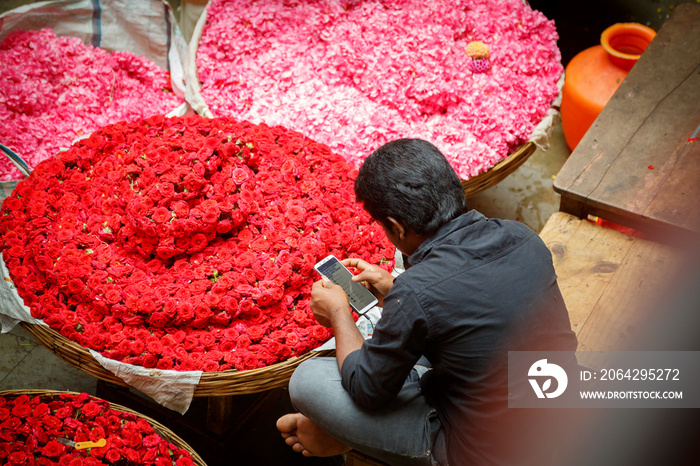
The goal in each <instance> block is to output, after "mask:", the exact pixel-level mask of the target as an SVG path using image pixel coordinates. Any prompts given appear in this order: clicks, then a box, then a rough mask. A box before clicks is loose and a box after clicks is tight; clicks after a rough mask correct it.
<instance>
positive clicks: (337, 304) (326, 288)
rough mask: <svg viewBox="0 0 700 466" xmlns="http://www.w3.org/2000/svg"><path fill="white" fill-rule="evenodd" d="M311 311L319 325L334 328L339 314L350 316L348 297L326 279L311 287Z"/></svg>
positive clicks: (341, 289)
mask: <svg viewBox="0 0 700 466" xmlns="http://www.w3.org/2000/svg"><path fill="white" fill-rule="evenodd" d="M310 306H311V310H312V311H313V313H314V317H315V318H316V320H317V321H318V323H319V324H321V325H323V326H324V327H332V326H333V320H334V319H335V318H336V314H337V313H343V314H347V315H350V303H349V301H348V295H347V294H345V291H344V290H343V288H341V287H340V286H338V285H335V284H333V283H332V282H331V281H330V280H328V279H327V278H326V277H323V279H322V280H319V281H317V282H315V283H314V284H313V286H312V287H311V302H310Z"/></svg>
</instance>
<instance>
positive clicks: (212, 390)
mask: <svg viewBox="0 0 700 466" xmlns="http://www.w3.org/2000/svg"><path fill="white" fill-rule="evenodd" d="M21 325H22V327H24V329H25V330H26V331H27V333H29V334H30V335H31V336H33V337H34V338H35V339H36V340H37V341H38V342H39V343H41V344H42V345H44V346H45V347H46V348H47V349H48V350H49V351H51V352H52V353H54V354H55V355H56V356H58V357H59V358H61V359H63V360H64V361H66V362H67V363H68V364H70V365H71V366H73V367H75V368H76V369H79V370H81V371H83V372H85V373H86V374H89V375H91V376H93V377H95V378H97V379H100V380H103V381H105V382H110V383H113V384H115V385H119V386H121V387H128V386H129V385H128V384H127V383H126V382H124V381H123V380H122V379H120V378H119V377H116V376H115V375H114V374H112V373H111V372H110V371H108V370H107V369H105V368H104V367H102V366H101V365H100V363H99V362H97V360H96V359H95V358H94V357H92V354H91V353H90V351H88V350H87V349H86V348H84V347H82V346H80V345H79V344H77V343H75V342H73V341H71V340H69V339H68V338H66V337H64V336H63V335H61V334H60V333H58V332H56V331H55V330H53V329H51V328H50V327H47V326H46V325H35V324H28V323H26V322H22V324H21ZM333 354H335V352H334V351H333V350H325V351H311V352H308V353H306V354H303V355H301V356H296V357H292V358H289V359H287V360H286V361H282V362H278V363H276V364H272V365H270V366H267V367H261V368H259V369H251V370H247V371H237V370H227V371H221V372H204V373H202V377H201V379H200V381H199V385H197V388H196V389H195V391H194V396H229V395H248V394H252V393H260V392H263V391H266V390H271V389H273V388H278V387H285V386H287V384H288V383H289V378H290V377H291V376H292V373H293V372H294V369H296V367H297V366H298V365H299V364H301V363H302V362H303V361H305V360H307V359H310V358H313V357H316V356H332V355H333Z"/></svg>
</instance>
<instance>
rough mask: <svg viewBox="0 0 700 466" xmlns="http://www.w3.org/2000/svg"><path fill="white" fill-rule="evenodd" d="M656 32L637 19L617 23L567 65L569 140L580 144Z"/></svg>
mask: <svg viewBox="0 0 700 466" xmlns="http://www.w3.org/2000/svg"><path fill="white" fill-rule="evenodd" d="M655 35H656V32H654V30H653V29H651V28H649V27H647V26H644V25H643V24H638V23H618V24H613V25H612V26H610V27H608V28H607V29H606V30H605V31H603V33H602V34H601V36H600V45H596V46H594V47H591V48H588V49H586V50H584V51H583V52H581V53H579V54H578V55H576V56H575V57H574V58H572V59H571V61H570V62H569V64H568V65H567V66H566V78H565V79H564V88H563V89H562V101H561V120H562V129H563V130H564V137H565V139H566V143H567V145H568V146H569V148H570V149H571V150H574V148H575V147H576V146H577V145H578V143H579V142H580V141H581V138H583V135H584V134H586V131H588V128H590V126H591V125H592V124H593V121H594V120H595V119H596V117H597V116H598V114H599V113H600V112H601V110H603V107H604V106H605V104H606V103H608V100H610V98H611V97H612V96H613V94H614V93H615V91H616V90H617V88H618V87H619V86H620V83H621V82H622V81H623V80H624V79H625V76H627V73H629V70H630V69H631V68H632V66H634V64H635V63H636V62H637V60H638V59H639V57H640V56H641V55H642V52H644V50H645V49H646V48H647V46H648V45H649V43H650V42H651V41H652V39H653V38H654V36H655Z"/></svg>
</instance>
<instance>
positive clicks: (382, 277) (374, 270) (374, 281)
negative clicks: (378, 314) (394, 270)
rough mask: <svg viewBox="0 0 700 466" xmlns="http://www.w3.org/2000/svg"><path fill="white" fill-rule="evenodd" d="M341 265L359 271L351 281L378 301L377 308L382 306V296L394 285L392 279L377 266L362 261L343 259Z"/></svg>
mask: <svg viewBox="0 0 700 466" xmlns="http://www.w3.org/2000/svg"><path fill="white" fill-rule="evenodd" d="M342 264H343V265H344V266H345V267H354V268H356V269H357V270H359V271H360V273H359V274H357V275H355V276H354V277H352V280H353V281H356V282H360V283H362V284H363V285H364V286H365V288H367V289H368V290H369V291H371V292H372V294H373V295H374V296H375V297H376V298H377V300H379V306H382V305H383V301H384V296H386V295H388V294H389V290H391V287H392V285H393V284H394V277H393V276H392V275H391V274H390V273H389V272H387V271H386V270H384V269H383V268H381V267H379V266H378V265H372V264H370V263H369V262H366V261H363V260H362V259H345V260H344V261H342Z"/></svg>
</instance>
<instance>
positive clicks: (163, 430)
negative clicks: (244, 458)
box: [0, 390, 207, 466]
mask: <svg viewBox="0 0 700 466" xmlns="http://www.w3.org/2000/svg"><path fill="white" fill-rule="evenodd" d="M78 394H79V393H76V392H68V391H57V390H3V391H0V397H4V398H9V399H13V398H17V397H19V396H21V395H27V396H29V397H32V398H33V397H35V396H39V397H40V398H41V400H42V401H47V400H51V399H53V398H57V397H59V396H60V395H78ZM91 396H92V395H91ZM93 398H97V397H94V396H93ZM104 401H107V400H104ZM107 403H109V407H110V408H111V409H113V410H115V411H122V412H125V413H130V414H133V415H135V416H138V417H140V418H141V419H144V420H145V421H146V422H148V423H149V424H150V425H151V426H152V427H153V430H155V431H156V433H158V434H159V435H160V436H161V437H163V438H165V439H166V440H168V441H169V442H171V443H173V444H175V445H176V446H177V447H178V448H181V449H182V450H185V451H186V452H187V453H189V455H190V456H191V457H192V461H193V462H194V464H196V465H197V466H207V464H206V463H205V462H204V460H203V459H202V457H201V456H199V455H198V454H197V452H196V451H194V450H193V449H192V447H190V446H189V445H188V444H187V442H185V441H184V440H182V439H181V438H180V437H178V436H177V435H176V434H175V433H174V432H173V431H171V430H170V429H168V428H167V427H165V426H164V425H163V424H161V423H159V422H158V421H156V420H155V419H152V418H150V417H148V416H145V415H143V414H141V413H139V412H136V411H134V410H132V409H129V408H127V407H126V406H121V405H118V404H115V403H111V402H109V401H107Z"/></svg>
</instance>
